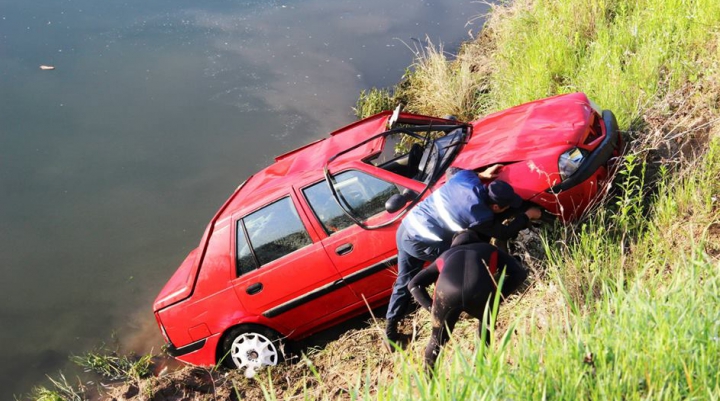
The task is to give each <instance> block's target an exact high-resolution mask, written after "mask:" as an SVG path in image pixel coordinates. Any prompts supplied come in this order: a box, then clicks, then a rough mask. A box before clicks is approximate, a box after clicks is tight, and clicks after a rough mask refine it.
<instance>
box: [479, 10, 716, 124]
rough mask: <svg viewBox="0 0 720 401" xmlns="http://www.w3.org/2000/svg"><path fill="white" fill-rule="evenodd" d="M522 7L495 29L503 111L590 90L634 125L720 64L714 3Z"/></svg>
mask: <svg viewBox="0 0 720 401" xmlns="http://www.w3.org/2000/svg"><path fill="white" fill-rule="evenodd" d="M514 10H515V11H514V15H513V17H512V18H503V19H502V20H501V21H497V23H496V24H495V25H494V26H493V27H492V28H493V30H494V33H495V35H496V38H497V40H496V43H497V49H496V52H495V56H494V60H495V62H496V63H497V67H496V70H497V71H498V73H496V74H494V76H493V79H492V83H493V85H494V87H493V91H494V92H495V94H496V95H495V96H493V99H494V101H495V102H496V103H495V107H496V108H498V109H502V108H506V107H508V106H512V105H516V104H519V103H523V102H526V101H530V100H534V99H538V98H542V97H546V96H549V95H552V94H557V93H566V92H573V91H584V92H586V93H588V95H589V96H590V97H591V98H592V99H594V100H595V101H596V102H597V103H598V104H600V105H602V107H604V108H608V109H611V110H615V111H616V114H617V116H618V122H619V124H620V126H621V127H628V126H629V125H630V123H631V122H632V121H634V120H636V119H637V118H638V117H639V116H640V114H641V113H642V111H643V110H644V109H645V108H646V107H648V106H649V104H651V103H652V102H653V101H657V100H659V99H661V98H662V97H663V96H664V95H665V93H667V92H671V91H673V90H675V89H678V88H679V87H680V86H681V85H683V84H685V83H688V82H689V83H693V82H695V81H697V80H698V78H699V77H702V76H703V75H706V74H708V73H712V72H713V71H708V69H709V68H714V69H717V63H716V62H713V60H715V61H716V60H717V59H716V58H715V57H716V56H717V44H718V28H719V27H720V25H719V24H720V2H717V1H714V0H633V1H627V0H583V1H541V0H538V1H535V0H519V1H516V2H515V7H514ZM708 61H710V62H708Z"/></svg>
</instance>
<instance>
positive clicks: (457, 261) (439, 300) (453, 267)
mask: <svg viewBox="0 0 720 401" xmlns="http://www.w3.org/2000/svg"><path fill="white" fill-rule="evenodd" d="M476 249H478V250H480V251H481V253H482V255H481V260H478V259H477V258H475V257H473V258H469V257H467V256H468V255H467V254H463V253H461V252H458V253H456V254H455V255H451V256H450V257H449V258H448V260H447V261H446V262H445V265H444V268H443V270H442V273H441V274H440V275H439V277H438V281H437V283H436V285H435V296H434V301H433V305H432V336H431V338H430V342H429V343H428V345H427V347H426V348H425V364H426V366H427V367H428V368H431V367H433V366H434V365H435V361H436V360H437V357H438V354H439V353H440V348H442V346H443V345H444V344H445V343H446V342H447V341H448V340H449V339H450V333H452V331H453V329H454V328H455V324H456V323H457V321H458V318H459V317H460V313H461V312H466V313H467V314H469V315H470V316H472V317H475V318H477V319H478V320H479V321H480V322H479V325H478V333H479V334H480V336H481V337H482V334H483V333H482V327H483V324H482V319H483V314H484V312H485V307H486V305H492V302H493V301H492V300H493V297H494V296H495V293H496V287H495V285H496V284H495V282H494V281H493V279H494V280H499V279H500V274H501V273H502V272H503V271H504V272H505V281H504V283H503V286H502V288H501V293H502V295H503V297H507V296H509V295H510V294H511V293H512V292H513V291H515V290H516V289H517V288H518V287H519V286H520V285H521V284H522V283H523V281H525V279H526V278H527V272H526V271H525V269H524V268H523V267H522V265H521V264H520V262H518V261H517V260H516V259H515V258H513V257H512V256H510V255H508V254H507V253H505V252H503V251H501V250H497V251H496V249H495V248H494V247H491V246H477V247H476ZM495 251H496V252H497V274H496V275H495V277H493V278H491V277H492V276H491V275H490V274H489V272H488V269H487V268H486V266H488V265H489V264H490V260H491V254H492V252H495ZM453 256H456V257H453ZM488 324H489V322H488ZM485 335H486V337H485V341H486V343H488V344H489V342H490V332H489V330H487V331H486V333H485Z"/></svg>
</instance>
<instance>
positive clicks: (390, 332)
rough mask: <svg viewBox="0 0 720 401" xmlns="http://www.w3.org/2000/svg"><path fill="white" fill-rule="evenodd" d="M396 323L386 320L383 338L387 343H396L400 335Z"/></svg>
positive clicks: (395, 321)
mask: <svg viewBox="0 0 720 401" xmlns="http://www.w3.org/2000/svg"><path fill="white" fill-rule="evenodd" d="M398 323H399V322H398V321H397V320H388V321H387V325H386V326H385V337H387V339H388V341H392V342H394V343H395V342H397V341H398V340H399V339H400V333H398Z"/></svg>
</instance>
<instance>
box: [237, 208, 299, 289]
mask: <svg viewBox="0 0 720 401" xmlns="http://www.w3.org/2000/svg"><path fill="white" fill-rule="evenodd" d="M311 243H312V240H311V239H310V236H309V235H308V233H307V231H306V230H305V226H304V225H303V223H302V221H301V220H300V217H299V216H298V214H297V210H295V206H294V205H293V202H292V200H291V199H290V198H289V197H285V198H282V199H280V200H279V201H277V202H274V203H272V204H270V205H268V206H265V207H264V208H262V209H260V210H258V211H256V212H253V213H251V214H249V215H247V216H245V217H244V218H243V219H240V220H238V222H237V274H238V276H240V275H242V274H245V273H247V272H249V271H252V270H255V269H257V268H258V267H259V266H262V265H264V264H267V263H270V262H272V261H273V260H275V259H278V258H281V257H283V256H285V255H287V254H289V253H292V252H294V251H296V250H298V249H300V248H303V247H305V246H308V245H310V244H311Z"/></svg>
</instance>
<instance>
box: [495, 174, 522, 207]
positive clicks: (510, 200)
mask: <svg viewBox="0 0 720 401" xmlns="http://www.w3.org/2000/svg"><path fill="white" fill-rule="evenodd" d="M487 189H488V196H489V197H490V200H491V201H492V202H493V203H496V204H497V205H498V206H500V207H505V206H510V207H512V208H513V209H516V208H518V207H520V205H522V202H523V200H522V198H521V197H520V195H518V194H516V193H515V190H514V189H513V187H511V186H510V184H508V183H507V182H505V181H502V180H495V181H493V182H491V183H490V184H489V185H488V186H487Z"/></svg>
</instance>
